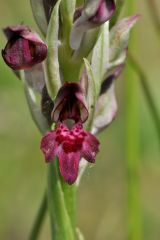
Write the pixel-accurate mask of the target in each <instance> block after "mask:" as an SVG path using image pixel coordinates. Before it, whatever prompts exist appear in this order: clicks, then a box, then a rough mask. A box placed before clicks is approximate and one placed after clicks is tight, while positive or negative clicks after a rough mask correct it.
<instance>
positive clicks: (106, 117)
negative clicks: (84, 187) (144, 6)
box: [2, 0, 138, 184]
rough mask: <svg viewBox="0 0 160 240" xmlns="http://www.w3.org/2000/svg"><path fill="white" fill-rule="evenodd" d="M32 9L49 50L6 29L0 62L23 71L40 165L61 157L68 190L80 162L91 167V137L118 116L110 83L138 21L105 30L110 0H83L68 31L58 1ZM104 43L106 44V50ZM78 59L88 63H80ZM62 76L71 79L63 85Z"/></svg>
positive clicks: (17, 29) (23, 31)
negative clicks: (41, 156) (41, 158)
mask: <svg viewBox="0 0 160 240" xmlns="http://www.w3.org/2000/svg"><path fill="white" fill-rule="evenodd" d="M36 4H41V6H40V8H41V9H42V11H41V13H42V16H43V18H44V19H43V21H42V16H40V14H39V13H37V14H36V7H37V5H36ZM36 4H33V6H32V7H33V10H34V11H35V13H34V15H35V17H36V21H37V23H38V25H39V27H40V29H41V30H42V32H43V34H44V35H47V43H48V39H49V41H50V42H51V43H52V41H53V43H52V44H48V47H47V44H45V43H44V42H43V41H42V40H41V38H40V37H39V36H38V34H37V33H35V32H33V31H32V30H30V29H29V27H27V26H24V25H17V26H10V27H7V28H5V29H4V33H5V35H6V37H7V39H8V42H7V44H6V46H5V48H4V50H2V57H3V59H4V61H5V62H6V64H7V65H8V66H9V67H10V68H12V69H13V71H14V72H15V71H16V74H17V70H24V77H25V81H24V84H25V88H26V93H27V98H28V99H29V104H30V108H31V111H32V115H33V117H34V120H35V121H36V122H37V126H38V127H39V128H40V129H41V130H42V132H43V133H44V136H43V138H42V140H41V146H40V147H41V150H42V151H43V153H44V156H45V160H46V162H50V161H52V160H53V159H54V158H55V157H58V159H59V168H60V173H61V175H62V177H63V178H64V180H65V182H67V183H69V184H72V183H74V182H75V181H76V179H77V177H78V171H79V164H80V161H81V158H84V159H86V160H87V161H88V162H90V163H94V162H95V157H96V154H97V153H98V151H99V141H98V140H97V138H96V137H95V136H94V135H93V134H92V133H91V132H93V131H94V134H96V133H98V132H99V131H101V130H102V129H104V128H105V127H106V126H108V124H110V123H111V122H112V120H113V119H114V118H115V115H116V112H117V102H116V98H115V91H114V82H115V79H116V78H117V77H118V76H119V75H120V73H121V71H122V70H123V67H124V61H125V57H126V51H127V46H128V37H129V31H130V29H131V28H132V26H133V25H134V23H135V22H136V21H137V19H138V16H132V17H129V18H126V19H123V20H122V21H120V22H119V23H118V24H116V25H115V26H113V27H112V28H111V30H110V31H109V25H108V20H109V19H110V18H111V17H112V14H113V13H114V11H115V9H116V5H115V1H114V0H94V1H90V0H88V1H86V2H85V5H84V6H82V7H80V8H77V9H74V11H73V15H72V18H69V19H73V21H72V22H71V23H69V24H68V25H67V23H68V22H67V21H68V20H67V21H66V23H65V22H64V21H65V17H64V16H63V14H64V13H63V11H62V9H63V8H62V9H60V14H61V15H62V16H61V17H60V16H59V4H60V1H56V0H55V1H41V2H40V3H36ZM72 10H73V9H72ZM57 19H58V20H57ZM63 24H64V26H66V28H67V30H66V29H65V31H64V29H63ZM53 26H54V28H53ZM68 26H69V27H68ZM100 26H104V27H103V28H100ZM47 31H49V33H48V32H47ZM50 32H51V33H52V34H50ZM56 33H57V34H56ZM66 33H67V34H68V33H69V35H66ZM52 36H53V40H52V39H50V38H51V37H52ZM95 36H96V37H95ZM66 37H68V39H65V38H66ZM102 37H105V38H106V39H105V41H106V43H105V44H103V46H102V44H101V41H102ZM88 39H89V40H88ZM103 41H104V39H103ZM50 45H51V46H50ZM104 46H105V47H104ZM104 51H106V52H105V53H104ZM100 54H102V55H100ZM51 56H52V58H51ZM66 56H67V57H66ZM83 58H87V59H88V60H87V59H86V60H85V61H84V62H83ZM102 58H103V59H102ZM45 59H46V63H45V68H44V67H43V65H42V62H43V60H45ZM64 59H65V60H64ZM100 63H101V65H100ZM66 66H67V67H68V69H67V70H68V71H66V68H67V67H66ZM77 66H78V67H77ZM48 69H49V71H50V72H49V74H48V72H47V71H48ZM75 69H76V70H75ZM72 71H73V72H72ZM66 72H70V73H71V74H70V75H69V76H72V78H73V79H74V80H72V79H68V78H69V77H67V76H66ZM74 74H75V75H74ZM57 76H58V77H57ZM57 79H60V80H59V82H58V83H56V81H57ZM50 86H54V87H50ZM31 91H32V93H31ZM34 91H36V93H37V92H38V93H40V96H41V106H40V104H39V103H38V105H36V104H37V103H36V102H34V98H33V95H34ZM55 92H56V94H55ZM35 106H36V111H35V110H34V109H35ZM37 109H38V110H37ZM44 129H45V130H44ZM51 129H53V130H51ZM85 129H87V130H88V131H86V130H85Z"/></svg>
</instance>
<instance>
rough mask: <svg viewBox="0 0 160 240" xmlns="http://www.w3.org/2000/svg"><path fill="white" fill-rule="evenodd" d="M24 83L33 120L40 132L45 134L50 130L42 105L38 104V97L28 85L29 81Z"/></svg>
mask: <svg viewBox="0 0 160 240" xmlns="http://www.w3.org/2000/svg"><path fill="white" fill-rule="evenodd" d="M23 82H24V90H25V95H26V99H27V103H28V106H29V109H30V112H31V115H32V118H33V120H34V122H35V124H36V125H37V127H38V128H39V130H40V132H41V133H42V134H44V133H45V132H47V131H49V130H50V127H49V124H48V122H47V120H46V118H45V117H44V115H43V114H42V112H41V107H40V104H39V103H37V102H36V96H35V94H34V91H33V89H32V88H31V87H30V86H29V85H28V83H27V81H23Z"/></svg>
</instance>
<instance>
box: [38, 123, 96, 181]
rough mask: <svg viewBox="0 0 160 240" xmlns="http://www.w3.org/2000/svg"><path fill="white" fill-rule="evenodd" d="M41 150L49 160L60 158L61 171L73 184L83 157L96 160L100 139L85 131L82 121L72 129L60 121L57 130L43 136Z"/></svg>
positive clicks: (91, 160) (90, 160)
mask: <svg viewBox="0 0 160 240" xmlns="http://www.w3.org/2000/svg"><path fill="white" fill-rule="evenodd" d="M41 150H42V151H43V153H44V155H45V158H46V161H47V162H48V161H50V160H52V159H53V158H54V157H55V156H57V157H58V158H59V163H60V172H61V174H62V176H63V177H64V180H65V181H66V182H68V183H69V184H72V183H74V182H75V181H76V179H77V176H78V169H79V161H80V159H81V157H84V158H85V159H86V160H87V161H88V162H92V163H94V162H95V156H96V154H97V152H98V151H99V141H98V140H97V139H96V138H95V137H94V136H93V135H92V134H91V133H88V132H86V131H84V130H83V125H82V124H81V123H77V124H75V125H74V127H73V128H72V129H71V130H69V129H68V128H67V127H66V126H65V125H64V124H62V123H60V124H59V125H58V126H57V128H56V130H54V131H51V132H49V133H47V134H46V135H45V136H44V137H43V138H42V141H41Z"/></svg>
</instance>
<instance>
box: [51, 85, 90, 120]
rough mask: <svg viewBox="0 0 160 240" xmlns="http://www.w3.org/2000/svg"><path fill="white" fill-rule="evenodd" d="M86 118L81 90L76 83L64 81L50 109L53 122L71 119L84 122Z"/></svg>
mask: <svg viewBox="0 0 160 240" xmlns="http://www.w3.org/2000/svg"><path fill="white" fill-rule="evenodd" d="M87 118H88V110H87V106H86V101H85V96H84V93H83V90H82V88H81V86H80V84H78V83H74V82H72V83H64V85H63V86H62V87H61V88H60V89H59V91H58V94H57V97H56V99H55V105H54V109H53V111H52V120H53V122H58V121H65V120H67V119H72V120H74V121H75V122H78V121H81V122H85V121H86V120H87Z"/></svg>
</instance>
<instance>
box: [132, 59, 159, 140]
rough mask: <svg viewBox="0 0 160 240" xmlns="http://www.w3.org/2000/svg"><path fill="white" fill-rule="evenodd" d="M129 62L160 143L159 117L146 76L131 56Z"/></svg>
mask: <svg viewBox="0 0 160 240" xmlns="http://www.w3.org/2000/svg"><path fill="white" fill-rule="evenodd" d="M129 60H130V62H131V64H132V67H133V68H134V70H135V72H137V74H138V76H139V78H140V82H141V85H142V89H143V92H144V95H145V97H146V100H147V102H148V106H149V109H150V111H151V115H152V117H153V121H154V124H155V127H156V131H157V134H158V137H159V142H160V116H159V114H158V111H157V108H156V105H155V103H154V100H153V97H152V94H151V92H150V88H149V86H148V81H147V76H146V75H145V73H144V72H143V70H142V69H141V67H140V65H139V64H138V63H137V60H136V59H135V58H134V57H133V56H132V55H130V57H129Z"/></svg>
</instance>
